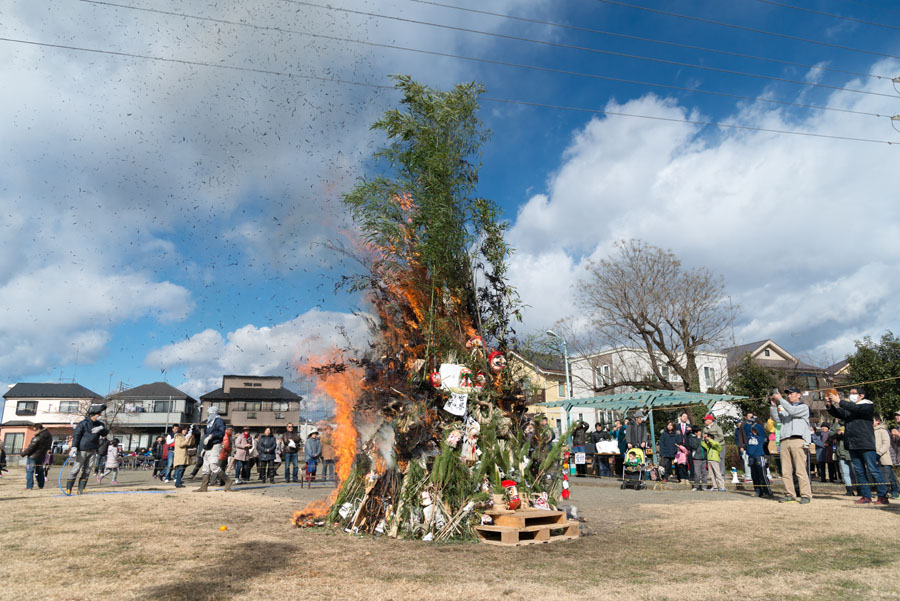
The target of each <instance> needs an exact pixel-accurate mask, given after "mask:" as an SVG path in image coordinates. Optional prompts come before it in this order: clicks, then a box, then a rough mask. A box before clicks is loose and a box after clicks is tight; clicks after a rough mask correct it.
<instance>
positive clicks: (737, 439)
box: [734, 411, 755, 482]
mask: <svg viewBox="0 0 900 601" xmlns="http://www.w3.org/2000/svg"><path fill="white" fill-rule="evenodd" d="M754 417H755V416H754V415H753V412H751V411H748V412H747V413H746V415H744V417H743V418H741V421H740V422H738V425H737V427H736V428H735V429H734V444H735V445H736V446H737V448H738V453H740V455H741V462H743V464H744V482H751V481H752V478H751V475H750V455H749V454H748V453H747V429H746V428H745V426H747V424H751V425H752V424H753V422H754Z"/></svg>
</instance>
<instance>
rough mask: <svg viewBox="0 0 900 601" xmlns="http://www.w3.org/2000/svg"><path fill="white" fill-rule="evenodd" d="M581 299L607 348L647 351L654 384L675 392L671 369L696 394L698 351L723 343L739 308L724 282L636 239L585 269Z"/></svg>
mask: <svg viewBox="0 0 900 601" xmlns="http://www.w3.org/2000/svg"><path fill="white" fill-rule="evenodd" d="M576 302H577V303H578V306H579V307H581V308H582V309H584V310H585V311H586V313H587V314H588V315H589V317H590V318H591V322H592V325H593V327H594V329H595V330H596V332H597V333H598V334H599V336H600V338H601V339H602V340H604V341H605V342H606V343H607V344H609V345H610V346H613V347H616V346H622V345H626V346H627V345H631V346H636V347H638V348H641V349H645V350H646V351H647V358H648V361H649V364H650V370H651V372H652V374H654V375H655V376H656V379H657V380H658V383H657V387H659V388H670V387H671V384H670V383H669V382H668V378H667V377H666V373H665V370H664V369H663V368H664V367H668V369H670V370H672V371H673V372H674V373H675V374H676V375H677V376H678V377H679V378H680V379H681V381H682V382H683V384H684V389H685V390H686V391H694V392H697V391H700V375H699V373H698V369H697V355H698V353H700V352H701V351H704V350H711V349H713V348H715V347H716V346H717V345H718V344H719V343H720V342H722V340H723V338H724V336H725V334H726V333H727V332H728V331H729V328H730V327H731V324H732V323H733V322H734V317H735V314H736V310H737V309H736V308H735V307H733V306H732V305H731V303H730V302H729V300H728V297H727V295H726V293H725V285H724V282H723V280H722V278H721V277H718V276H715V275H713V274H712V273H710V272H709V271H708V270H707V269H705V268H702V267H701V268H697V269H686V268H684V267H682V265H681V261H680V260H679V259H678V258H677V257H676V256H675V255H674V254H673V253H672V252H671V251H666V250H662V249H660V248H657V247H655V246H651V245H649V244H645V243H643V242H640V241H637V240H631V241H627V242H626V241H622V242H619V243H617V244H616V252H615V253H614V254H613V256H612V257H610V258H607V259H602V260H600V261H597V262H591V263H590V264H589V265H588V275H587V277H586V278H585V279H584V280H583V281H582V282H581V285H580V286H579V288H578V291H577V296H576ZM644 384H645V385H646V383H644ZM620 385H621V384H620Z"/></svg>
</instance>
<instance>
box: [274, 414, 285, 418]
mask: <svg viewBox="0 0 900 601" xmlns="http://www.w3.org/2000/svg"><path fill="white" fill-rule="evenodd" d="M275 419H284V413H276V414H275Z"/></svg>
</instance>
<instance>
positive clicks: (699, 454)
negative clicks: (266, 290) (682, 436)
mask: <svg viewBox="0 0 900 601" xmlns="http://www.w3.org/2000/svg"><path fill="white" fill-rule="evenodd" d="M697 433H698V432H697V431H692V432H691V433H690V434H688V440H687V445H686V446H687V448H688V450H689V451H690V452H691V460H692V461H693V463H694V478H693V481H694V484H693V486H692V487H691V490H709V485H708V484H707V480H708V473H707V467H706V449H704V448H703V446H702V445H701V444H700V443H701V442H702V441H701V440H700V437H699V436H697Z"/></svg>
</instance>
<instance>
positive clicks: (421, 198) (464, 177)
mask: <svg viewBox="0 0 900 601" xmlns="http://www.w3.org/2000/svg"><path fill="white" fill-rule="evenodd" d="M397 87H398V88H399V89H400V90H401V91H402V92H403V94H404V99H403V105H404V106H403V109H402V110H395V111H388V112H387V113H386V114H385V116H384V117H383V118H382V119H381V120H380V121H378V122H377V123H376V124H375V126H374V127H375V128H377V129H382V130H384V131H385V132H386V133H387V134H388V138H389V140H390V141H391V143H390V145H389V146H388V147H387V148H384V149H382V150H380V151H379V152H378V153H376V158H380V159H387V160H388V162H389V164H390V166H391V167H392V168H393V169H394V173H393V177H388V176H386V175H382V176H380V177H377V178H375V179H372V180H367V181H364V182H363V183H361V184H360V185H359V186H357V188H356V189H354V191H353V192H351V193H350V194H349V195H347V196H346V197H345V198H344V202H345V204H346V205H347V206H348V207H349V209H350V210H351V212H352V215H353V217H354V219H355V220H356V222H357V224H358V226H359V230H360V236H361V239H362V240H363V242H362V244H360V247H361V250H360V251H359V252H354V256H355V258H357V259H358V260H360V262H361V264H362V265H364V267H365V269H364V272H363V273H362V274H361V275H357V276H353V277H347V278H345V281H344V283H345V284H346V285H347V287H348V288H349V289H350V290H352V291H362V292H364V294H365V295H366V298H367V300H368V301H369V305H370V307H371V314H370V315H371V317H370V325H371V329H372V334H373V341H372V344H371V347H370V348H367V349H364V350H361V351H359V352H358V354H356V355H354V356H349V355H343V356H339V357H335V358H332V359H331V360H329V361H326V362H319V363H318V364H315V365H309V366H305V369H307V370H311V371H313V372H314V373H315V374H316V376H317V378H318V382H319V383H318V390H319V392H321V393H323V394H325V395H327V396H328V397H330V398H332V399H334V401H335V418H336V421H337V427H336V429H335V432H334V446H335V450H336V452H337V465H336V471H337V476H338V479H339V486H338V487H337V488H336V489H335V491H334V493H333V494H332V495H331V496H330V497H329V498H328V499H327V500H325V501H321V502H316V503H313V504H310V505H309V506H307V507H305V508H303V509H302V510H300V511H297V512H295V513H294V517H293V519H292V522H293V523H294V524H295V525H297V526H309V525H317V524H329V525H335V526H339V527H341V528H343V529H345V530H346V531H347V532H352V533H360V534H362V533H366V534H375V535H386V536H391V537H406V538H418V539H424V540H435V541H441V540H448V539H459V538H469V537H472V536H474V531H473V527H474V526H476V525H478V524H482V523H488V522H489V520H490V516H488V515H487V513H486V511H488V510H496V509H499V508H503V509H508V510H516V509H525V508H529V507H535V508H555V507H556V505H557V503H558V498H559V495H560V493H561V492H562V485H563V478H562V465H561V445H560V444H559V443H557V444H555V445H554V444H551V443H550V440H552V438H553V437H552V433H551V432H549V431H542V429H541V426H540V424H536V423H534V422H533V421H532V420H530V419H528V416H527V415H526V414H525V397H524V392H523V390H522V385H521V383H519V382H516V381H515V380H514V379H513V377H512V376H511V374H510V372H509V370H508V369H507V366H506V360H505V352H506V350H507V348H508V346H509V345H510V343H511V341H512V340H513V337H514V332H513V331H512V328H511V322H512V320H513V319H516V318H517V317H518V307H519V303H518V297H517V295H516V293H515V291H514V290H513V289H512V288H511V287H510V286H509V285H508V284H507V281H506V261H507V258H508V256H509V253H510V252H511V251H510V249H509V247H508V246H507V245H506V243H505V241H504V238H503V232H504V230H505V227H506V226H505V225H504V224H501V223H498V221H497V218H496V216H497V214H498V212H499V211H498V209H497V208H496V206H495V205H494V204H493V203H492V202H490V201H488V200H485V199H482V198H475V197H474V196H473V191H474V187H475V183H476V182H477V166H476V165H475V164H474V163H473V162H472V161H471V160H470V159H471V158H472V156H473V155H475V154H477V150H478V147H479V145H480V143H481V142H482V141H484V139H485V138H486V134H484V132H483V130H482V128H481V124H480V122H479V121H478V119H477V117H476V116H475V112H476V110H477V106H478V105H477V97H478V95H479V94H480V93H481V89H480V87H479V86H477V85H475V84H468V85H459V86H457V87H456V88H454V90H452V91H449V92H436V91H433V90H430V89H427V88H425V87H424V86H421V85H419V84H417V83H415V82H413V81H411V80H410V79H408V78H405V77H400V78H398V84H397ZM563 438H564V437H563ZM561 440H562V439H561Z"/></svg>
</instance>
